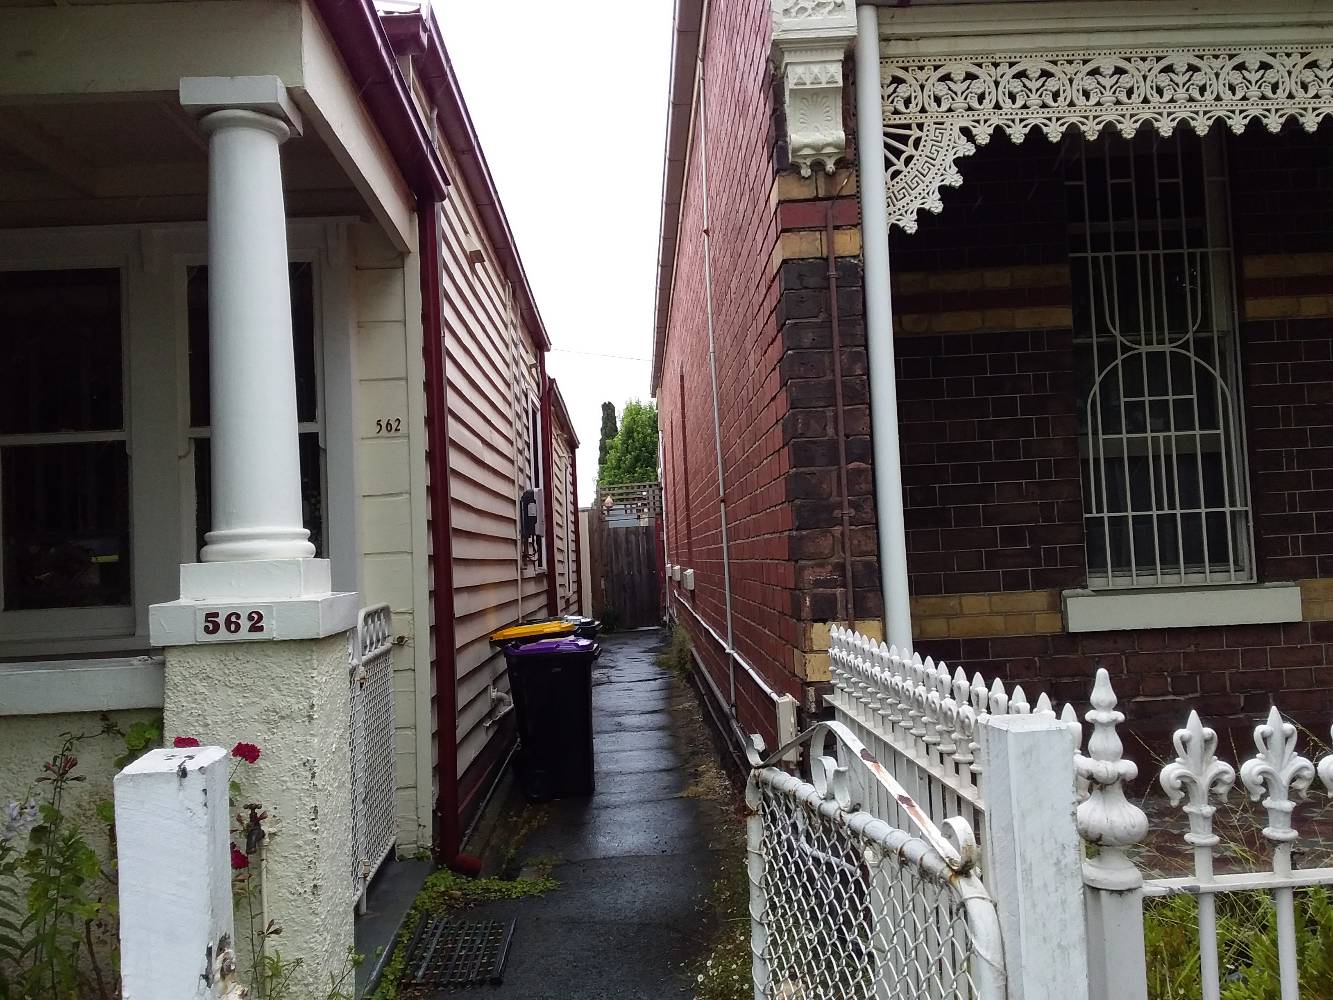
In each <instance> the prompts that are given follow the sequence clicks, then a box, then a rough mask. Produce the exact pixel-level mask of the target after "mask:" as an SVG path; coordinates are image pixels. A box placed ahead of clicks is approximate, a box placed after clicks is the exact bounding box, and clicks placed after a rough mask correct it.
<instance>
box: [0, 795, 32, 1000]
mask: <svg viewBox="0 0 1333 1000" xmlns="http://www.w3.org/2000/svg"><path fill="white" fill-rule="evenodd" d="M25 812H26V808H25V805H20V804H19V803H17V802H11V803H10V804H9V806H8V807H7V815H6V816H5V817H4V820H3V822H4V826H3V827H2V828H0V1000H11V998H12V997H14V996H16V990H17V986H16V984H15V982H14V981H13V979H12V978H11V976H12V975H13V973H14V971H15V970H16V969H17V968H18V963H19V957H20V956H21V955H22V953H23V945H22V941H21V939H20V935H21V934H22V930H23V918H24V916H25V914H26V912H27V909H26V907H24V906H23V905H22V903H21V901H20V898H19V893H18V852H17V850H16V849H15V847H14V839H15V837H16V835H17V833H18V827H19V824H20V823H21V822H22V821H23V819H24V814H25ZM34 815H35V814H34Z"/></svg>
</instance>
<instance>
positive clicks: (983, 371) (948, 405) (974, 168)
mask: <svg viewBox="0 0 1333 1000" xmlns="http://www.w3.org/2000/svg"><path fill="white" fill-rule="evenodd" d="M964 169H965V176H966V181H965V183H964V184H963V186H962V187H961V188H959V189H958V190H956V191H950V192H947V193H946V194H945V207H944V212H943V213H942V214H941V215H939V216H930V215H926V216H923V217H922V218H921V220H920V229H919V231H918V232H916V233H914V234H910V235H909V234H905V233H902V232H900V231H899V230H896V229H895V230H894V235H893V237H892V239H891V246H890V255H891V261H892V268H893V270H894V273H895V275H896V276H897V279H896V281H895V288H894V311H895V313H896V314H897V316H898V322H897V324H896V326H897V329H898V330H899V331H900V335H899V336H898V338H897V341H896V344H895V347H896V352H897V355H898V392H899V423H900V427H901V441H902V460H903V486H904V489H905V494H906V495H905V502H906V521H907V531H908V552H909V560H908V570H909V573H910V577H911V589H912V593H913V595H926V594H961V593H977V592H994V591H1002V590H1003V591H1026V590H1041V589H1045V588H1050V587H1060V588H1063V587H1071V586H1077V585H1079V584H1081V583H1082V582H1083V580H1084V567H1083V544H1082V541H1083V529H1082V516H1083V511H1082V505H1081V503H1080V501H1079V458H1078V439H1077V432H1078V426H1077V417H1076V414H1075V406H1076V400H1075V398H1074V397H1075V387H1074V377H1073V339H1072V338H1073V335H1072V330H1071V329H1070V328H1069V326H1068V318H1067V311H1068V306H1069V285H1068V275H1067V272H1066V270H1065V268H1066V261H1067V259H1068V258H1067V244H1066V237H1065V193H1064V174H1063V169H1062V168H1061V166H1060V163H1059V157H1058V148H1057V147H1055V146H1052V145H1051V144H1048V143H1044V142H1034V143H1028V144H1027V145H1025V146H1021V147H1014V146H1012V145H1010V144H1009V143H1008V142H1007V141H1006V140H1004V139H1000V138H997V139H996V140H994V141H993V142H992V143H991V144H990V145H988V146H986V147H983V148H982V149H981V150H979V151H978V153H977V154H976V155H975V156H974V157H972V158H970V159H969V160H968V161H966V163H965V165H964ZM1043 267H1044V268H1045V269H1046V270H1047V271H1049V269H1051V268H1056V269H1058V271H1057V273H1058V274H1060V275H1062V277H1061V278H1060V280H1059V282H1058V283H1055V284H1052V283H1051V281H1050V279H1049V277H1046V278H1045V279H1044V280H1043V282H1042V283H1041V284H1036V285H1035V286H1034V284H1033V278H1034V276H1035V275H1038V274H1044V273H1045V272H1044V271H1038V269H1039V268H1043ZM977 269H987V270H985V271H984V272H983V273H981V274H980V276H979V279H972V280H968V279H961V280H956V281H950V282H935V281H930V280H928V277H929V276H930V275H932V274H938V273H940V272H946V273H948V274H951V275H957V274H958V273H959V272H963V271H970V272H973V273H974V274H976V272H977ZM1024 269H1026V271H1025V270H1024ZM913 279H915V280H913ZM940 284H945V285H948V284H953V285H963V286H966V287H963V288H956V287H955V288H950V287H935V286H936V285H940ZM977 286H980V287H977ZM987 286H993V287H987ZM1020 311H1021V312H1020ZM1053 312H1054V313H1060V314H1062V316H1061V317H1060V318H1058V319H1057V320H1056V322H1058V323H1063V325H1062V326H1060V327H1058V328H1055V329H1030V328H1029V329H1025V328H1023V326H1021V325H1019V322H1021V317H1022V316H1029V317H1032V318H1034V319H1044V320H1045V322H1046V323H1049V322H1050V316H1051V314H1052V313H1053ZM942 313H952V314H953V315H955V316H956V317H957V318H956V320H955V321H954V322H953V323H951V324H945V325H948V326H953V327H958V328H960V329H958V330H956V331H952V330H951V331H948V332H934V330H933V329H932V326H934V325H938V324H933V323H932V320H933V319H935V318H937V317H939V316H940V314H942ZM969 314H970V315H969ZM1015 314H1017V315H1015ZM917 316H920V317H924V321H923V322H922V323H913V322H912V320H911V319H910V317H917ZM1009 317H1013V319H1009ZM1015 320H1018V321H1019V322H1015ZM923 326H924V327H925V330H924V331H922V332H917V330H919V329H920V328H921V327H923Z"/></svg>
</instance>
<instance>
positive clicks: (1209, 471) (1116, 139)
mask: <svg viewBox="0 0 1333 1000" xmlns="http://www.w3.org/2000/svg"><path fill="white" fill-rule="evenodd" d="M1074 149H1075V155H1074V159H1073V162H1072V165H1071V167H1070V170H1069V174H1068V185H1067V189H1068V193H1069V209H1070V216H1069V217H1070V220H1071V225H1070V269H1071V277H1072V287H1073V297H1074V302H1073V306H1074V342H1075V364H1076V370H1077V374H1078V382H1079V424H1080V448H1081V452H1082V480H1083V512H1084V536H1085V547H1086V552H1087V569H1088V585H1089V586H1090V587H1092V588H1093V589H1100V588H1113V587H1155V586H1179V585H1182V584H1196V583H1205V584H1206V583H1245V582H1250V581H1252V580H1253V579H1254V561H1253V557H1252V532H1251V522H1250V510H1249V500H1248V491H1247V486H1246V483H1247V474H1246V467H1245V448H1244V429H1243V427H1242V412H1243V410H1242V404H1241V395H1240V393H1241V379H1240V368H1239V359H1238V355H1237V343H1236V339H1237V337H1236V328H1237V327H1236V309H1235V300H1234V291H1233V288H1232V281H1231V273H1232V270H1231V269H1232V254H1231V245H1230V226H1229V223H1228V218H1227V208H1226V206H1227V192H1226V170H1225V165H1224V160H1223V150H1222V146H1221V144H1220V142H1218V141H1217V137H1216V136H1210V137H1205V138H1200V137H1199V136H1197V135H1195V134H1194V133H1193V132H1190V131H1188V130H1186V129H1180V130H1177V132H1176V134H1175V135H1173V136H1172V137H1170V138H1161V137H1158V136H1156V135H1153V134H1147V133H1145V134H1140V135H1139V136H1136V137H1135V138H1134V139H1132V140H1127V139H1124V138H1121V137H1120V136H1113V135H1105V136H1103V137H1102V138H1100V139H1099V140H1097V141H1096V142H1088V143H1078V144H1077V145H1076V146H1075V147H1074Z"/></svg>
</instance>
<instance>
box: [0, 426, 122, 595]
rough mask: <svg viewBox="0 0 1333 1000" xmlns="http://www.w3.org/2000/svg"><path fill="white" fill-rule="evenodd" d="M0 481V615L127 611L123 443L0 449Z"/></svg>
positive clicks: (105, 442) (110, 442) (109, 442)
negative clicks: (0, 581) (0, 543)
mask: <svg viewBox="0 0 1333 1000" xmlns="http://www.w3.org/2000/svg"><path fill="white" fill-rule="evenodd" d="M0 481H3V491H2V492H3V510H2V511H0V513H2V514H3V520H4V582H5V593H4V607H5V609H6V610H8V611H15V610H29V609H34V608H83V607H100V606H109V605H127V604H129V603H130V544H129V542H130V531H129V523H130V514H129V507H130V503H129V481H130V472H129V458H128V455H127V454H126V451H125V444H124V442H121V441H104V442H97V443H93V444H58V445H38V446H26V447H11V448H4V449H0Z"/></svg>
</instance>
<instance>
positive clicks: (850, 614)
mask: <svg viewBox="0 0 1333 1000" xmlns="http://www.w3.org/2000/svg"><path fill="white" fill-rule="evenodd" d="M837 203H838V200H837V198H834V199H832V200H830V201H829V203H828V209H827V211H826V213H825V215H824V245H825V247H826V248H827V256H828V305H829V329H830V331H831V332H832V334H833V413H834V421H835V428H836V429H835V433H836V434H837V435H838V490H839V492H840V495H841V497H842V572H843V585H844V587H846V590H847V624H848V625H849V626H851V627H852V628H856V588H855V587H854V586H853V576H852V502H851V497H849V496H848V495H847V427H846V421H845V419H844V417H843V410H842V331H841V330H840V329H839V328H838V258H837V257H836V256H835V255H834V253H833V208H834V206H835V205H837Z"/></svg>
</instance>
